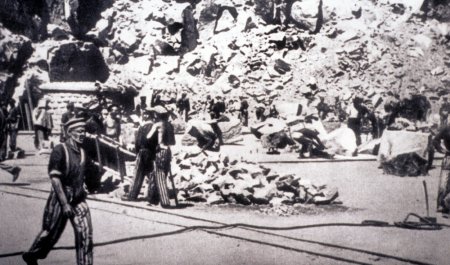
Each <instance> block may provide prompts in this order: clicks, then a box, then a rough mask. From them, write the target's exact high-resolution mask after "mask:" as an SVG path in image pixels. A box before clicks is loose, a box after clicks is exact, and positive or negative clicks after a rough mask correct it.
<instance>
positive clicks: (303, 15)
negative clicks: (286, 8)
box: [291, 0, 320, 31]
mask: <svg viewBox="0 0 450 265" xmlns="http://www.w3.org/2000/svg"><path fill="white" fill-rule="evenodd" d="M319 4H320V0H304V1H296V2H295V3H294V4H293V5H292V10H291V17H292V18H293V19H294V20H295V21H297V22H298V23H301V24H303V25H305V27H307V29H308V30H309V31H314V30H315V29H316V26H317V20H318V18H319Z"/></svg>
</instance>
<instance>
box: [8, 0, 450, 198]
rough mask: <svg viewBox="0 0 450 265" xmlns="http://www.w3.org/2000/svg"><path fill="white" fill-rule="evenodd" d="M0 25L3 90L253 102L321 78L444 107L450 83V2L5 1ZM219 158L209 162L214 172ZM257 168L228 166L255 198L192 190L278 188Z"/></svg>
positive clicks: (331, 85)
mask: <svg viewBox="0 0 450 265" xmlns="http://www.w3.org/2000/svg"><path fill="white" fill-rule="evenodd" d="M0 23H1V24H0V94H1V95H0V98H2V99H5V98H9V97H15V98H19V97H21V96H24V95H25V94H24V93H25V89H24V87H25V86H28V87H29V88H30V89H31V90H32V91H31V93H32V94H33V95H35V94H38V90H37V89H36V88H38V87H39V85H40V84H42V83H47V82H60V81H75V82H92V81H100V82H102V83H103V84H102V87H103V88H104V89H106V90H108V89H110V90H115V91H117V90H118V91H124V92H125V91H134V92H135V93H136V94H141V95H147V93H149V91H150V90H151V89H153V88H158V89H163V90H187V91H189V95H190V97H191V102H195V101H196V100H200V99H204V97H205V94H207V93H211V94H223V95H224V96H225V98H226V99H229V98H237V97H241V98H247V99H248V101H249V103H250V109H252V107H253V106H254V105H255V104H256V103H260V102H262V101H263V100H264V98H266V97H267V96H268V97H270V98H272V99H276V101H278V102H294V101H299V100H302V93H305V92H307V90H308V89H309V88H308V87H307V86H306V85H307V83H308V82H309V80H311V78H314V79H315V80H316V81H317V86H318V89H319V91H321V92H322V93H324V95H325V97H326V100H327V101H329V102H334V101H333V100H334V98H336V97H337V98H339V99H341V100H342V101H347V102H349V100H350V99H351V97H352V95H354V94H358V95H360V96H364V97H366V98H368V99H372V100H375V99H379V98H382V97H383V95H384V93H385V92H387V91H392V92H395V93H398V94H400V95H401V96H405V95H408V94H409V93H410V92H413V93H420V94H422V95H425V96H428V97H429V98H430V99H431V101H432V105H433V106H437V105H438V104H434V103H437V102H438V101H439V97H440V96H441V95H445V94H448V92H449V85H450V73H449V66H450V42H449V40H450V1H449V0H389V1H388V0H361V1H356V0H340V1H335V0H245V1H244V0H220V1H216V0H195V1H169V0H132V1H129V0H108V1H101V0H72V1H63V0H33V1H32V0H5V1H0ZM58 106H60V107H61V106H63V103H62V102H59V105H58ZM434 110H435V111H436V108H434ZM194 162H195V161H194ZM194 162H193V163H192V165H194V164H195V163H194ZM209 162H211V163H209ZM209 162H205V163H204V164H205V165H203V162H201V163H200V162H199V164H198V168H200V169H201V170H205V172H206V171H208V170H214V168H215V167H214V166H213V167H211V164H214V163H213V162H214V161H209ZM208 163H209V165H208V166H206V164H208ZM215 163H219V164H223V165H224V166H225V164H224V163H225V162H224V161H218V162H217V161H216V162H215ZM180 166H181V167H182V166H183V165H182V164H180ZM227 166H228V162H227V165H226V166H225V167H227ZM195 167H197V165H195ZM198 168H196V170H197V169H198ZM209 168H211V169H209ZM189 170H190V169H189ZM247 173H248V172H245V170H242V175H239V174H241V173H239V174H235V175H233V174H228V173H224V174H223V176H227V177H226V178H227V179H229V180H230V181H231V179H230V178H233V179H234V180H233V183H235V184H236V181H237V182H240V181H241V178H242V180H244V179H246V178H248V180H249V182H248V183H253V182H255V183H254V184H255V185H256V186H252V187H250V186H246V187H241V188H242V189H241V190H245V194H246V195H245V196H244V197H239V196H238V197H236V196H234V195H232V196H231V195H230V196H228V195H227V194H234V193H227V192H229V191H227V188H226V187H228V186H227V184H226V183H221V185H222V184H223V186H221V185H216V186H214V187H213V186H212V185H211V183H204V184H202V185H203V186H202V185H200V184H199V186H198V187H197V186H192V187H191V186H189V185H190V184H189V183H191V182H190V181H188V182H187V184H186V185H187V186H186V188H185V189H184V193H183V194H184V195H185V199H189V198H194V197H196V195H195V194H199V193H202V194H209V195H208V196H203V197H202V198H204V199H206V200H211V201H213V200H214V198H216V199H218V200H219V201H220V200H242V201H243V202H245V203H247V202H248V201H250V202H255V201H252V200H253V199H255V198H257V197H256V196H255V193H256V192H257V191H258V183H257V182H258V181H259V182H261V181H262V182H264V183H265V185H264V187H269V186H270V187H273V186H274V185H275V186H276V183H277V180H275V181H274V182H272V180H268V179H267V177H268V176H266V175H264V174H262V175H261V174H260V175H258V176H261V177H257V178H256V177H253V176H250V177H249V176H248V175H247ZM178 176H180V177H181V176H183V177H182V178H180V179H179V180H177V181H179V182H180V183H182V182H183V181H184V180H185V179H190V178H191V175H190V174H187V175H183V174H179V175H178ZM199 176H201V175H199ZM250 178H251V179H250ZM221 179H223V178H221ZM286 179H287V180H289V181H288V182H289V185H290V186H292V185H294V186H293V187H294V188H293V189H294V190H296V191H292V194H284V193H283V194H284V195H280V196H275V197H276V198H283V199H282V200H283V201H291V202H293V201H296V200H297V199H298V198H300V197H299V196H301V194H303V193H302V190H301V189H302V185H300V184H298V181H297V179H295V178H289V177H288V178H286ZM286 179H284V180H283V181H284V182H286V181H285V180H286ZM213 181H214V180H213ZM296 181H297V182H296ZM266 182H267V183H266ZM292 182H293V183H294V184H292ZM248 183H247V184H248ZM247 184H246V185H247ZM266 184H267V185H266ZM233 185H234V184H233ZM236 185H237V184H236ZM236 185H234V186H233V187H236ZM248 185H250V184H248ZM252 185H253V184H252ZM280 185H281V184H280ZM283 185H284V184H283ZM188 186H189V187H190V188H189V187H188ZM237 186H238V185H237ZM230 187H231V186H230ZM191 188H192V189H194V190H195V192H194V191H193V190H192V189H191ZM233 189H237V188H233ZM289 189H290V188H289ZM266 191H267V190H264V192H266ZM259 192H263V191H259ZM267 192H268V191H267ZM286 192H289V191H286ZM213 194H215V195H217V196H215V195H214V196H213ZM219 194H220V196H219ZM240 194H242V193H240ZM267 194H271V193H270V192H268V193H267ZM267 194H266V195H267ZM305 194H306V193H305ZM210 195H211V196H210ZM285 195H286V196H288V197H289V196H290V197H289V198H288V199H286V198H284V197H283V196H285ZM210 198H212V199H210ZM265 198H269V201H271V200H272V199H273V198H274V197H273V196H266V197H265ZM267 202H268V201H265V203H267ZM255 203H256V202H255Z"/></svg>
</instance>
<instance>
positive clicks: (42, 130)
mask: <svg viewBox="0 0 450 265" xmlns="http://www.w3.org/2000/svg"><path fill="white" fill-rule="evenodd" d="M49 103H50V100H49V99H42V100H41V101H39V105H38V107H37V108H35V109H34V111H33V123H34V145H35V147H36V148H37V149H39V150H40V149H42V147H43V145H42V144H43V141H44V140H48V137H49V136H50V134H51V131H52V129H53V119H52V115H51V114H50V112H49V109H50V106H49Z"/></svg>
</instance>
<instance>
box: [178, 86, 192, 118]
mask: <svg viewBox="0 0 450 265" xmlns="http://www.w3.org/2000/svg"><path fill="white" fill-rule="evenodd" d="M177 108H178V113H180V115H181V116H182V117H183V114H184V121H185V122H187V121H188V120H189V111H191V104H190V103H189V98H188V97H187V94H186V92H183V93H182V94H181V98H180V99H178V101H177Z"/></svg>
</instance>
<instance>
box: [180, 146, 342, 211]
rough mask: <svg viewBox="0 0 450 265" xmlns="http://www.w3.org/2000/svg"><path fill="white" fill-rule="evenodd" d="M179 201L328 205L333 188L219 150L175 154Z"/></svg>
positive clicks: (335, 193) (336, 195) (335, 195)
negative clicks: (283, 173) (231, 156)
mask: <svg viewBox="0 0 450 265" xmlns="http://www.w3.org/2000/svg"><path fill="white" fill-rule="evenodd" d="M172 165H173V166H172V172H173V174H174V181H175V185H176V187H177V189H178V198H179V200H180V201H189V202H206V203H208V204H222V203H235V204H243V205H251V204H270V205H271V206H277V205H281V204H295V203H314V204H329V203H332V202H333V201H334V200H335V199H336V198H337V197H338V191H337V189H336V188H328V187H326V186H315V185H313V184H312V183H311V182H309V181H308V180H306V179H304V178H302V177H300V176H297V175H279V174H277V173H275V172H272V170H271V169H270V168H267V167H265V166H263V165H258V164H256V163H253V162H249V161H246V160H244V159H242V158H239V159H231V158H230V157H228V156H223V155H221V154H219V153H212V152H208V153H206V152H203V153H200V154H199V155H196V156H192V153H190V152H184V151H182V152H180V153H177V154H175V157H174V161H173V162H172Z"/></svg>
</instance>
